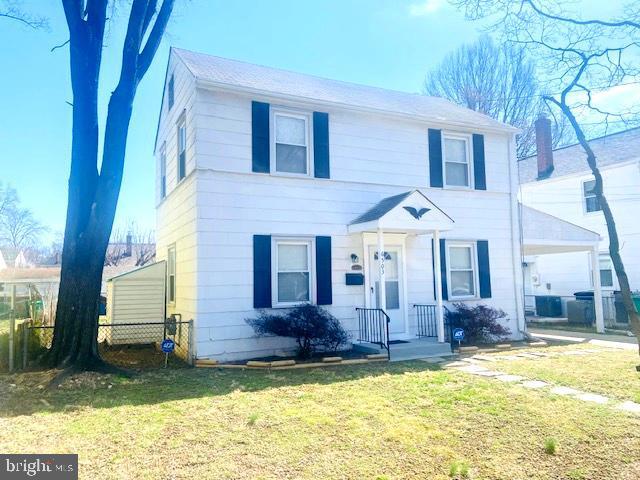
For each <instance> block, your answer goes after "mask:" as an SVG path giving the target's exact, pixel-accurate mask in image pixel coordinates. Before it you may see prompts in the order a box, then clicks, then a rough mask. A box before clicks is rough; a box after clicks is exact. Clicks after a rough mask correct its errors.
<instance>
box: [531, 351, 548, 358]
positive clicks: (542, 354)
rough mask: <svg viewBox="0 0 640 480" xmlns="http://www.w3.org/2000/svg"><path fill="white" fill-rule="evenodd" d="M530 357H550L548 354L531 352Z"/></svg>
mask: <svg viewBox="0 0 640 480" xmlns="http://www.w3.org/2000/svg"><path fill="white" fill-rule="evenodd" d="M529 355H533V356H534V357H548V356H549V355H547V354H546V353H541V352H529Z"/></svg>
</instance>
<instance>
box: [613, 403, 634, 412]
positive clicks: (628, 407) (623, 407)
mask: <svg viewBox="0 0 640 480" xmlns="http://www.w3.org/2000/svg"><path fill="white" fill-rule="evenodd" d="M616 408H617V409H618V410H624V411H625V412H631V413H640V403H636V402H631V401H626V402H623V403H621V404H620V405H618V406H617V407H616Z"/></svg>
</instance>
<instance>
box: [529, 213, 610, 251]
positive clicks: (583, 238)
mask: <svg viewBox="0 0 640 480" xmlns="http://www.w3.org/2000/svg"><path fill="white" fill-rule="evenodd" d="M520 214H521V219H522V250H523V253H524V255H544V254H549V253H568V252H587V251H591V250H593V249H594V247H595V248H597V245H598V242H599V241H600V235H599V234H598V233H596V232H593V231H591V230H587V229H586V228H583V227H580V226H578V225H575V224H573V223H571V222H567V221H566V220H562V219H561V218H558V217H554V216H553V215H549V214H548V213H544V212H541V211H540V210H536V209H535V208H531V207H527V206H526V205H522V204H520Z"/></svg>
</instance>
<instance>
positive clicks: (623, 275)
mask: <svg viewBox="0 0 640 480" xmlns="http://www.w3.org/2000/svg"><path fill="white" fill-rule="evenodd" d="M552 101H553V102H554V103H555V104H556V105H557V106H558V107H559V108H560V109H561V110H562V113H563V114H564V115H565V116H566V117H567V119H568V120H569V122H570V123H571V126H572V127H573V130H574V131H575V133H576V137H577V138H578V141H579V142H580V145H581V146H582V148H583V149H584V151H585V153H586V154H587V163H588V164H589V168H590V169H591V173H593V176H594V178H595V188H594V192H595V194H596V198H597V199H598V202H599V203H600V207H601V208H602V213H603V215H604V219H605V222H606V224H607V233H608V234H609V255H610V256H611V261H612V262H613V267H614V269H615V271H616V276H617V277H618V283H619V284H620V292H621V294H622V301H623V303H624V308H625V309H626V310H627V312H628V314H629V326H630V328H631V331H632V332H633V333H634V335H635V336H636V338H637V339H638V354H639V355H640V316H638V313H637V312H636V309H635V305H634V303H633V297H632V296H631V287H630V285H629V277H628V276H627V272H626V271H625V268H624V263H623V262H622V257H621V256H620V240H619V238H618V229H617V228H616V222H615V219H614V218H613V213H612V212H611V208H610V207H609V202H608V201H607V198H606V196H605V194H604V189H603V182H602V175H601V174H600V169H599V168H598V163H597V159H596V155H595V153H594V152H593V149H592V148H591V145H589V141H588V140H587V138H586V136H585V134H584V132H583V130H582V128H581V127H580V124H579V123H578V121H577V120H576V117H575V116H574V115H573V112H572V111H571V108H570V107H569V106H568V105H567V104H566V103H564V102H558V101H556V100H552ZM637 369H638V370H639V371H640V366H638V367H637Z"/></svg>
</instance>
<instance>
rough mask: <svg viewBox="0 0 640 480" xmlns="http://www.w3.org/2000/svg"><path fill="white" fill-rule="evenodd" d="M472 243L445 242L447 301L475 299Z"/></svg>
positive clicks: (475, 280)
mask: <svg viewBox="0 0 640 480" xmlns="http://www.w3.org/2000/svg"><path fill="white" fill-rule="evenodd" d="M476 258H477V256H476V246H475V243H474V242H447V276H448V279H447V285H448V286H449V299H451V300H454V299H458V298H475V297H476V296H477V293H476V292H477V291H478V287H477V285H478V268H477V264H476Z"/></svg>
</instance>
